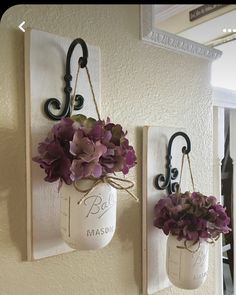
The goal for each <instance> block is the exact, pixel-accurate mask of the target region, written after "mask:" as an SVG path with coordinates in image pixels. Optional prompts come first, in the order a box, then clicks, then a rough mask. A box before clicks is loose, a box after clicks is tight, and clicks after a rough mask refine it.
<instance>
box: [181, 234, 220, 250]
mask: <svg viewBox="0 0 236 295" xmlns="http://www.w3.org/2000/svg"><path fill="white" fill-rule="evenodd" d="M219 237H220V234H219V235H218V236H216V238H214V239H213V238H208V239H209V240H204V241H205V242H206V243H208V244H215V242H216V241H217V240H218V239H219ZM187 242H188V241H187V240H185V241H184V247H182V246H176V248H178V249H185V250H188V251H189V252H191V253H196V252H197V251H198V250H199V248H200V246H201V242H200V241H199V240H198V241H195V242H193V244H192V245H190V246H188V245H187ZM196 244H198V245H197V248H196V249H195V250H192V249H190V248H191V247H192V246H194V245H196Z"/></svg>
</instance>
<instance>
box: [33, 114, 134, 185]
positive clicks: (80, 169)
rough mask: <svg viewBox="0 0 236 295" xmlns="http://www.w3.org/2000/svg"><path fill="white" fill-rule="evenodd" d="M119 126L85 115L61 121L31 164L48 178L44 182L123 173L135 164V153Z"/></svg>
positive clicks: (67, 181) (66, 181)
mask: <svg viewBox="0 0 236 295" xmlns="http://www.w3.org/2000/svg"><path fill="white" fill-rule="evenodd" d="M126 135H127V132H124V131H123V129H122V126H121V125H119V124H113V123H111V122H110V119H109V118H107V120H106V121H104V120H95V119H94V118H87V117H86V116H84V115H76V116H72V117H71V118H63V119H61V121H60V122H59V123H57V124H55V125H54V126H53V127H52V129H51V131H50V132H49V134H48V136H47V138H46V139H45V140H44V142H41V143H40V144H39V147H38V153H39V155H38V156H37V157H34V158H33V160H34V161H35V162H37V163H39V164H40V167H41V168H43V169H44V170H45V172H46V174H47V176H46V177H45V180H46V181H49V182H54V181H57V180H58V179H59V181H60V182H59V187H60V185H61V184H62V182H65V183H66V184H72V182H73V181H76V180H79V179H83V178H87V177H94V178H99V177H101V176H104V175H106V174H108V173H115V172H123V174H127V173H128V172H129V169H130V168H132V167H134V166H135V165H136V164H137V158H136V155H135V151H134V149H133V147H132V146H131V145H129V141H128V139H127V138H126Z"/></svg>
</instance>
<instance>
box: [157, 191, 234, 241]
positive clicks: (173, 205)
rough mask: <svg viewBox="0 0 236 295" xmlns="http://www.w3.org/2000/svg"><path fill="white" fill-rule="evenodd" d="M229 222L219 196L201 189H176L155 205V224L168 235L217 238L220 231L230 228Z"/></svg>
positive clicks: (192, 239)
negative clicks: (181, 190)
mask: <svg viewBox="0 0 236 295" xmlns="http://www.w3.org/2000/svg"><path fill="white" fill-rule="evenodd" d="M229 223H230V218H229V217H228V215H227V213H226V208H224V207H223V206H222V205H220V204H219V203H218V202H217V199H216V197H214V196H209V197H207V196H205V195H203V194H201V193H199V192H193V193H190V192H185V193H173V194H170V195H168V196H167V197H165V198H163V199H160V200H159V201H158V203H157V204H156V206H155V221H154V225H155V226H156V227H158V228H160V229H162V230H163V232H164V234H165V235H168V234H172V235H174V236H176V237H177V239H178V240H180V241H181V240H184V241H193V243H197V242H201V240H202V239H203V240H211V241H214V240H216V239H217V238H219V236H220V234H221V233H223V234H227V233H228V232H229V231H230V228H229V227H228V225H229Z"/></svg>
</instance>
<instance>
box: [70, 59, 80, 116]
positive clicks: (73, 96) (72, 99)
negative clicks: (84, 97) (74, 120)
mask: <svg viewBox="0 0 236 295" xmlns="http://www.w3.org/2000/svg"><path fill="white" fill-rule="evenodd" d="M79 71H80V63H78V69H77V72H76V78H75V86H74V93H73V95H72V98H71V103H70V105H71V114H72V112H73V110H74V105H75V96H76V88H77V84H78V77H79Z"/></svg>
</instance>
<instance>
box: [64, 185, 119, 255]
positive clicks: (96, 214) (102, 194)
mask: <svg viewBox="0 0 236 295" xmlns="http://www.w3.org/2000/svg"><path fill="white" fill-rule="evenodd" d="M86 182H89V180H86V181H85V180H83V181H81V184H83V185H84V183H86ZM83 197H84V193H81V192H78V191H77V190H76V189H75V188H74V186H71V185H63V186H62V188H61V191H60V198H61V214H60V219H61V220H60V222H61V234H62V237H63V239H64V241H65V242H66V243H67V244H68V245H69V246H70V247H71V248H73V249H78V250H96V249H99V248H102V247H105V246H106V245H107V244H108V243H109V242H110V241H111V239H112V237H113V235H114V232H115V228H116V203H117V192H116V189H115V188H113V187H112V186H111V185H109V184H108V183H103V182H101V183H99V184H98V185H96V186H95V187H94V188H93V189H92V190H91V192H90V193H88V195H87V196H86V197H85V198H84V199H83V200H82V202H81V203H80V204H78V203H79V201H80V200H81V199H82V198H83Z"/></svg>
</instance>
